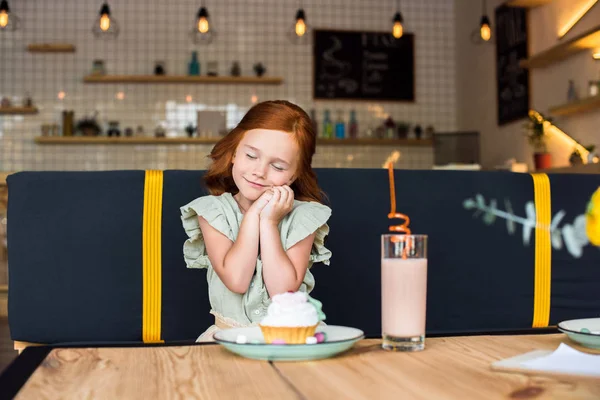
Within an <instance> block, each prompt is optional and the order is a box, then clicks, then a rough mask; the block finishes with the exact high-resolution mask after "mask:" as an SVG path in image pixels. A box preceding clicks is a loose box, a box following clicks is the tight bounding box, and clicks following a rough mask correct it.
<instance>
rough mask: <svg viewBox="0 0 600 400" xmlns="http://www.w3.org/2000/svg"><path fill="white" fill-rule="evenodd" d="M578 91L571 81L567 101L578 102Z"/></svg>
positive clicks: (570, 80)
mask: <svg viewBox="0 0 600 400" xmlns="http://www.w3.org/2000/svg"><path fill="white" fill-rule="evenodd" d="M577 97H578V96H577V90H576V89H575V82H574V81H573V80H572V79H569V89H568V90H567V101H575V100H577Z"/></svg>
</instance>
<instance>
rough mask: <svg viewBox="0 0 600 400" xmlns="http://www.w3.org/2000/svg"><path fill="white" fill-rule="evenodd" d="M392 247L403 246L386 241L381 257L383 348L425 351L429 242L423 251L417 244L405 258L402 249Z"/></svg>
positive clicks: (413, 245)
mask: <svg viewBox="0 0 600 400" xmlns="http://www.w3.org/2000/svg"><path fill="white" fill-rule="evenodd" d="M423 240H425V241H426V239H423ZM390 246H392V247H393V246H402V245H398V244H393V243H391V242H388V246H386V244H385V243H384V253H383V256H382V259H381V330H382V336H383V348H385V349H389V350H408V351H413V350H423V348H424V347H425V311H426V302H427V258H426V245H425V246H423V251H415V250H418V246H417V245H415V243H413V244H412V248H413V251H412V252H410V254H409V255H408V256H406V254H405V257H402V252H398V251H394V250H391V251H390V248H391V247H390ZM386 249H387V250H388V251H387V252H386ZM396 250H397V248H396ZM405 253H406V252H405Z"/></svg>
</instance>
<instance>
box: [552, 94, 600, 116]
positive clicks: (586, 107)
mask: <svg viewBox="0 0 600 400" xmlns="http://www.w3.org/2000/svg"><path fill="white" fill-rule="evenodd" d="M593 109H600V95H597V96H592V97H586V98H584V99H580V100H577V101H572V102H570V103H566V104H561V105H559V106H555V107H552V108H550V110H549V111H550V114H552V115H570V114H577V113H582V112H586V111H590V110H593Z"/></svg>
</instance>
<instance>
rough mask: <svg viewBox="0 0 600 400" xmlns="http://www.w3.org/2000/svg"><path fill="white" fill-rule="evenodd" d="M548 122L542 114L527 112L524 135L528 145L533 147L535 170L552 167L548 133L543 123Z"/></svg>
mask: <svg viewBox="0 0 600 400" xmlns="http://www.w3.org/2000/svg"><path fill="white" fill-rule="evenodd" d="M549 121H550V120H549V119H547V118H545V117H544V116H543V115H542V114H536V113H534V112H531V111H530V112H529V121H528V122H527V123H526V125H525V128H526V131H527V133H526V135H527V139H528V141H529V144H530V145H531V146H532V147H533V160H534V165H535V169H547V168H550V167H552V155H551V154H550V153H549V152H548V146H547V142H548V133H547V132H546V129H545V125H546V124H545V123H546V122H549Z"/></svg>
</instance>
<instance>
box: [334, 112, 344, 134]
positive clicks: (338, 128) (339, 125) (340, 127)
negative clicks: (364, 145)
mask: <svg viewBox="0 0 600 400" xmlns="http://www.w3.org/2000/svg"><path fill="white" fill-rule="evenodd" d="M335 137H336V139H344V138H345V137H346V125H345V124H344V118H343V117H342V110H339V111H338V117H337V121H335Z"/></svg>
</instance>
